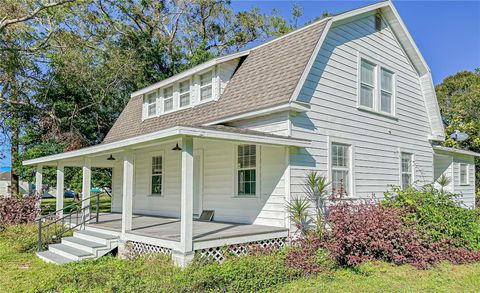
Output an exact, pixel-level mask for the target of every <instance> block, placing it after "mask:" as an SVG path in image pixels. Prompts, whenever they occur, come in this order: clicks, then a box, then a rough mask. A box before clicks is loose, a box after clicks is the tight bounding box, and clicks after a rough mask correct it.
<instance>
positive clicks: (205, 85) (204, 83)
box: [200, 71, 212, 102]
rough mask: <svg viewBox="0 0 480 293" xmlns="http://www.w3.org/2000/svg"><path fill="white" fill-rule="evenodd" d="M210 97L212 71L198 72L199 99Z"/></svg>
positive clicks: (208, 98) (204, 99)
mask: <svg viewBox="0 0 480 293" xmlns="http://www.w3.org/2000/svg"><path fill="white" fill-rule="evenodd" d="M210 99H212V71H209V72H206V73H203V74H200V101H201V102H203V101H207V100H210Z"/></svg>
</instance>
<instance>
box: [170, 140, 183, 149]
mask: <svg viewBox="0 0 480 293" xmlns="http://www.w3.org/2000/svg"><path fill="white" fill-rule="evenodd" d="M181 150H182V148H181V147H179V146H178V142H177V145H176V146H175V147H174V148H173V149H172V151H181Z"/></svg>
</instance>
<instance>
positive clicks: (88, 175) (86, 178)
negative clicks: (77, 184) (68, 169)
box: [82, 157, 92, 219]
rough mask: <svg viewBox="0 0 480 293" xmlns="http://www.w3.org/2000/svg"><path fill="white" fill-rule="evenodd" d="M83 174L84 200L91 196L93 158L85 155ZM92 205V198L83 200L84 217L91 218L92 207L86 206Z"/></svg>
mask: <svg viewBox="0 0 480 293" xmlns="http://www.w3.org/2000/svg"><path fill="white" fill-rule="evenodd" d="M82 171H83V176H82V200H84V199H87V198H90V188H91V186H90V185H91V181H92V170H91V159H90V158H87V157H85V159H84V160H83V168H82ZM89 205H90V199H88V200H86V201H83V202H82V208H83V211H84V219H89V218H90V208H88V209H87V208H86V207H87V206H89Z"/></svg>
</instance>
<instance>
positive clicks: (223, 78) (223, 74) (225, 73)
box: [218, 59, 239, 94]
mask: <svg viewBox="0 0 480 293" xmlns="http://www.w3.org/2000/svg"><path fill="white" fill-rule="evenodd" d="M238 62H239V59H235V60H231V61H228V62H225V63H222V64H220V65H218V76H219V78H220V94H222V93H223V91H224V90H225V87H226V86H227V84H228V81H229V80H230V78H231V77H232V75H233V73H234V72H235V69H236V68H237V66H238Z"/></svg>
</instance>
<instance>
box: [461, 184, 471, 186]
mask: <svg viewBox="0 0 480 293" xmlns="http://www.w3.org/2000/svg"><path fill="white" fill-rule="evenodd" d="M460 186H470V184H468V183H460Z"/></svg>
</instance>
